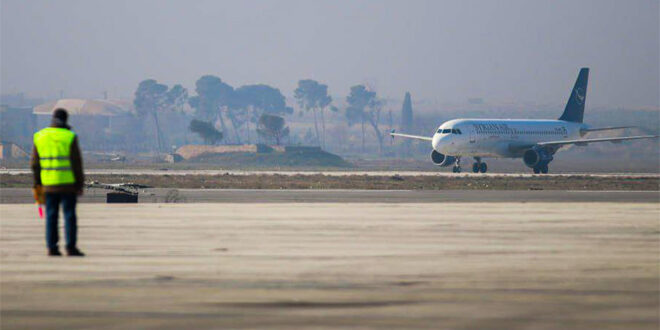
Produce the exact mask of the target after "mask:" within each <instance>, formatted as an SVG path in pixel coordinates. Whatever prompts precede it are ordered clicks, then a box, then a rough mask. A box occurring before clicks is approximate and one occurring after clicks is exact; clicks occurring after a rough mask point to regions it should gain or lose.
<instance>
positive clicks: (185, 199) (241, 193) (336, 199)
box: [0, 188, 660, 204]
mask: <svg viewBox="0 0 660 330" xmlns="http://www.w3.org/2000/svg"><path fill="white" fill-rule="evenodd" d="M107 192H108V191H106V190H102V189H89V190H87V191H86V193H85V195H84V196H82V197H81V198H80V202H81V203H104V202H105V199H106V193H107ZM172 192H176V193H175V196H176V197H175V198H172V197H168V194H169V195H170V196H171V194H172ZM168 198H169V199H168ZM138 199H139V203H163V202H172V203H474V202H483V203H488V202H490V203H511V202H521V203H531V202H546V203H559V202H561V203H586V202H617V203H658V202H660V191H580V190H572V191H562V190H508V191H500V190H342V189H336V190H334V189H333V190H315V189H304V190H296V189H276V190H270V189H165V188H162V189H143V190H141V191H140V194H139V198H138ZM33 202H34V201H33V198H32V192H31V190H30V189H28V188H0V204H3V203H4V204H6V203H33Z"/></svg>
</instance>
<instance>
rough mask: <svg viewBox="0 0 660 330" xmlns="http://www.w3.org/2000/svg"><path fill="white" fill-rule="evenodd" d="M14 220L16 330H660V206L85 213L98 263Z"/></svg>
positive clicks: (86, 237)
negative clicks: (61, 249)
mask: <svg viewBox="0 0 660 330" xmlns="http://www.w3.org/2000/svg"><path fill="white" fill-rule="evenodd" d="M343 193H344V194H346V192H343ZM498 193H500V194H508V193H509V192H498ZM541 193H542V192H541ZM273 194H275V193H273ZM301 194H302V192H301ZM627 194H630V193H626V194H624V195H627ZM0 212H1V214H0V215H1V216H0V227H1V228H2V230H1V231H0V245H1V246H0V247H1V248H0V263H1V265H2V267H0V289H1V290H0V294H1V297H0V298H1V299H0V322H1V323H0V327H2V329H16V328H27V329H35V328H44V329H71V328H118V329H131V328H140V329H156V328H158V329H181V328H281V329H293V328H300V329H307V328H310V327H314V328H318V329H329V328H333V329H336V328H352V329H353V328H376V327H378V328H388V329H413V328H427V329H428V328H433V329H435V328H439V327H441V328H453V329H483V328H489V329H513V328H518V329H520V328H527V329H537V328H562V329H585V328H590V329H622V328H625V329H657V328H658V325H659V324H660V320H659V318H658V310H659V309H660V302H659V299H660V290H659V286H658V278H659V274H658V272H659V269H660V260H658V241H659V240H660V223H659V222H658V215H659V214H660V213H659V212H660V207H659V204H658V203H657V202H646V203H623V202H622V203H536V202H528V203H519V202H516V203H511V202H499V203H451V202H446V203H395V204H392V203H360V204H357V203H268V204H262V203H250V204H245V203H213V204H208V203H207V204H194V203H189V204H133V205H107V204H93V203H83V204H81V205H80V207H79V219H80V220H79V223H80V226H81V228H80V247H81V248H82V249H84V251H85V252H87V253H88V256H87V257H85V258H83V259H75V258H66V257H64V258H48V257H46V256H45V248H44V242H43V241H44V238H43V221H42V220H39V219H38V218H37V217H36V211H35V209H34V205H30V204H11V205H10V204H4V205H1V206H0Z"/></svg>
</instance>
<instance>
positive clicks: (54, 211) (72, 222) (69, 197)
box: [46, 193, 78, 249]
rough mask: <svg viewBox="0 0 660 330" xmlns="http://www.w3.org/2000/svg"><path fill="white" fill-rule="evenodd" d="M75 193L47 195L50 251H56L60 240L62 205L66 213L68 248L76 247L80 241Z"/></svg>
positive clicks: (47, 238)
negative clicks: (59, 218)
mask: <svg viewBox="0 0 660 330" xmlns="http://www.w3.org/2000/svg"><path fill="white" fill-rule="evenodd" d="M77 198H78V196H76V194H75V193H46V244H47V245H48V248H49V249H56V248H57V242H58V241H59V240H60V236H59V230H58V224H57V218H58V216H59V212H60V204H62V211H63V213H64V228H65V232H66V248H67V249H73V248H75V247H76V241H77V240H78V219H77V218H76V200H77Z"/></svg>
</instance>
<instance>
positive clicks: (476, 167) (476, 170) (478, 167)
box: [472, 163, 480, 173]
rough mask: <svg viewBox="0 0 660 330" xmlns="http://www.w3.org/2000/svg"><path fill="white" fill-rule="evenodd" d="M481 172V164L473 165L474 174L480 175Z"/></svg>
mask: <svg viewBox="0 0 660 330" xmlns="http://www.w3.org/2000/svg"><path fill="white" fill-rule="evenodd" d="M479 170H480V166H479V163H474V164H472V172H474V173H479Z"/></svg>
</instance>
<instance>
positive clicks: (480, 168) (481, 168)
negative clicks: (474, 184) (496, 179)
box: [472, 157, 488, 173]
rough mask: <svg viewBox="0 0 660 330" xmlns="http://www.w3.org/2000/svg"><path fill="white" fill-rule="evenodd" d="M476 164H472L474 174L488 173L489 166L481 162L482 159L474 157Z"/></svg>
mask: <svg viewBox="0 0 660 330" xmlns="http://www.w3.org/2000/svg"><path fill="white" fill-rule="evenodd" d="M474 160H475V162H474V163H473V164H472V172H474V173H479V172H481V173H486V171H488V165H486V163H485V162H482V161H481V157H474Z"/></svg>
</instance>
